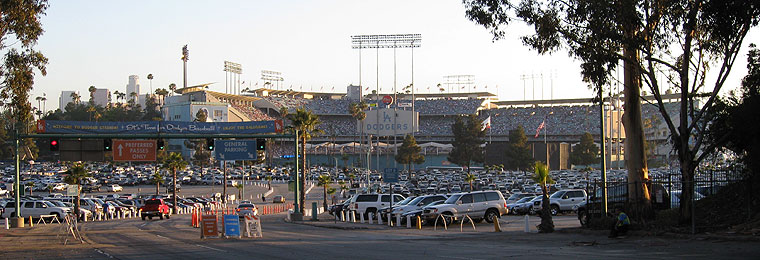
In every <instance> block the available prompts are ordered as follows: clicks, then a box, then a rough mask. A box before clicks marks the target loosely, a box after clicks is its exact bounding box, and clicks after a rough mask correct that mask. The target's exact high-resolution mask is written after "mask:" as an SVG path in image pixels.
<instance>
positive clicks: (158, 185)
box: [156, 180, 161, 195]
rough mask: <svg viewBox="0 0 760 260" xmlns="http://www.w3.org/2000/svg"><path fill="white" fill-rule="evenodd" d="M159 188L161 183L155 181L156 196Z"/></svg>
mask: <svg viewBox="0 0 760 260" xmlns="http://www.w3.org/2000/svg"><path fill="white" fill-rule="evenodd" d="M160 188H161V183H160V182H158V180H156V195H158V191H159V189H160Z"/></svg>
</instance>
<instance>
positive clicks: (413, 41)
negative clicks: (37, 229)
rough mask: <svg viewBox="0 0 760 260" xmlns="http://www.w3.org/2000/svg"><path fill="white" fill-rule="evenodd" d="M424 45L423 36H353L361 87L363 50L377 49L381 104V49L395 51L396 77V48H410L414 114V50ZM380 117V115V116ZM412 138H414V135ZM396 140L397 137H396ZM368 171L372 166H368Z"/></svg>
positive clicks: (376, 91)
mask: <svg viewBox="0 0 760 260" xmlns="http://www.w3.org/2000/svg"><path fill="white" fill-rule="evenodd" d="M421 43H422V34H419V33H417V34H374V35H354V36H351V48H352V49H359V87H360V88H362V87H363V86H362V75H361V74H362V62H361V60H362V54H361V50H362V49H375V55H376V59H375V62H376V64H375V66H376V68H377V69H376V72H375V73H376V75H375V77H376V83H375V84H376V86H375V99H376V102H377V104H380V51H379V50H380V49H382V48H392V49H393V50H394V52H393V55H394V57H393V60H394V75H395V60H396V57H395V55H396V52H395V50H396V48H410V49H412V50H411V51H412V59H411V60H412V71H411V75H412V80H411V81H412V83H411V86H412V89H411V91H412V113H414V48H418V47H420V46H421ZM393 92H394V94H395V93H396V89H395V76H394V90H393ZM363 96H364V95H360V100H361V99H362V98H363ZM378 116H379V115H378ZM378 121H379V120H378ZM412 129H416V128H415V122H414V121H412ZM412 136H414V133H412ZM394 138H395V136H394ZM379 140H380V139H379V137H378V144H379V142H380V141H379ZM368 143H370V144H371V141H368ZM379 156H380V154H379V149H378V159H379ZM367 167H368V169H369V167H370V165H367ZM379 167H380V164H379V160H378V169H379Z"/></svg>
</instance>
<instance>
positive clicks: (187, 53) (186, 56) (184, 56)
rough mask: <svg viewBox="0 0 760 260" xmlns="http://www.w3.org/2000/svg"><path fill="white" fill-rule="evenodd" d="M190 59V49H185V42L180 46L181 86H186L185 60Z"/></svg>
mask: <svg viewBox="0 0 760 260" xmlns="http://www.w3.org/2000/svg"><path fill="white" fill-rule="evenodd" d="M189 59H190V51H188V50H187V44H185V46H184V47H182V87H183V88H186V87H187V60H189Z"/></svg>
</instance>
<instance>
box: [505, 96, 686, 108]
mask: <svg viewBox="0 0 760 260" xmlns="http://www.w3.org/2000/svg"><path fill="white" fill-rule="evenodd" d="M643 98H644V99H646V100H647V101H650V102H655V98H654V96H652V95H649V96H644V97H643ZM680 98H681V94H663V95H662V99H663V100H672V99H676V100H677V99H680ZM609 99H610V98H609V97H606V98H604V100H605V101H606V102H609ZM491 103H492V104H496V105H498V106H532V105H560V104H578V105H581V104H591V103H593V99H592V98H567V99H551V100H509V101H493V102H491Z"/></svg>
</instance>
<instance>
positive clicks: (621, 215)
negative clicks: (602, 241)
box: [609, 207, 631, 238]
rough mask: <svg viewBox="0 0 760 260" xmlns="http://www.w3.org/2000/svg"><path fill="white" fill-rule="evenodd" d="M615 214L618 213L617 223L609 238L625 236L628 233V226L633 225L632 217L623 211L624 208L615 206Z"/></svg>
mask: <svg viewBox="0 0 760 260" xmlns="http://www.w3.org/2000/svg"><path fill="white" fill-rule="evenodd" d="M615 215H617V219H616V221H615V225H613V226H612V228H611V229H610V236H609V238H617V237H621V236H625V234H626V233H628V227H629V226H630V225H631V219H629V218H628V215H627V214H625V212H623V208H621V207H617V208H615Z"/></svg>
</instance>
